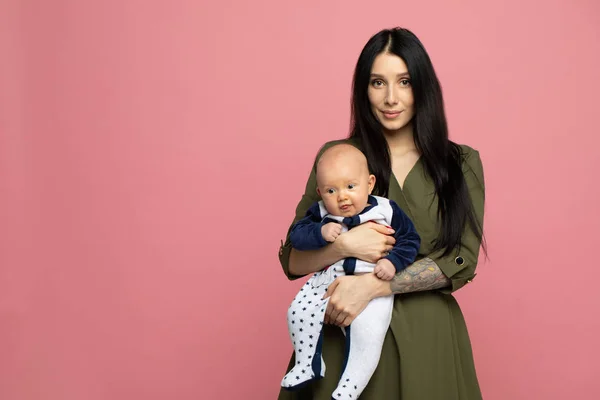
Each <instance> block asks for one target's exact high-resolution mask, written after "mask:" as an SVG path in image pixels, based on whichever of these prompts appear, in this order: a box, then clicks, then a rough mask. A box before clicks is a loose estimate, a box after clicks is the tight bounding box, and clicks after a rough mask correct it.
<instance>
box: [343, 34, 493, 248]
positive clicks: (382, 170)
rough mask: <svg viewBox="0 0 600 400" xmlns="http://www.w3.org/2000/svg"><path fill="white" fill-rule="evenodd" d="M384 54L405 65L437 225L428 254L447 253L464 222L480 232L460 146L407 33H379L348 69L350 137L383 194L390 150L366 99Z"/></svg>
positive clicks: (424, 58)
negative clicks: (450, 134)
mask: <svg viewBox="0 0 600 400" xmlns="http://www.w3.org/2000/svg"><path fill="white" fill-rule="evenodd" d="M384 52H387V53H390V54H395V55H397V56H398V57H400V58H402V59H403V60H404V62H405V63H406V66H407V67H408V73H409V75H410V80H411V87H412V90H413V97H414V104H415V110H416V112H415V115H414V117H413V121H412V124H413V135H414V140H415V145H416V147H417V150H418V151H419V152H420V153H421V157H422V161H423V162H424V166H425V170H426V172H427V173H428V174H429V176H431V178H432V180H433V182H434V184H435V191H436V194H437V198H438V215H439V217H440V221H441V226H440V233H439V235H438V237H437V240H436V242H435V245H434V251H437V250H444V253H443V254H444V255H448V254H450V253H451V252H452V251H453V250H454V249H456V248H459V247H460V243H461V240H462V234H463V231H464V228H465V225H466V224H468V225H469V227H470V228H471V229H472V230H473V232H475V234H476V235H478V237H479V238H481V237H482V228H481V226H480V224H479V223H478V221H477V218H476V216H475V212H474V210H473V203H472V201H471V198H470V196H469V192H468V188H467V184H466V182H465V179H464V176H463V172H462V167H461V165H462V155H461V149H460V146H458V145H457V144H456V143H454V142H452V141H450V140H449V139H448V126H447V123H446V115H445V112H444V101H443V98H442V89H441V87H440V83H439V81H438V79H437V76H436V74H435V71H434V69H433V65H432V63H431V60H430V59H429V55H428V54H427V52H426V51H425V48H424V47H423V44H422V43H421V41H420V40H419V39H418V38H417V37H416V36H415V35H414V34H413V33H412V32H410V31H409V30H407V29H403V28H395V29H385V30H382V31H381V32H379V33H377V34H375V35H374V36H373V37H371V39H369V41H368V42H367V44H366V45H365V47H364V48H363V50H362V52H361V54H360V56H359V58H358V62H357V64H356V69H355V71H354V80H353V85H352V86H353V87H352V125H351V132H350V137H353V138H356V139H358V141H359V142H360V145H361V148H362V150H363V152H364V153H365V155H366V156H367V160H368V162H369V168H370V170H371V173H372V174H373V175H375V176H376V178H377V180H376V184H375V189H374V193H375V194H378V195H380V196H384V197H385V196H387V195H388V188H389V183H390V176H391V171H392V166H391V158H390V150H389V146H388V144H387V141H386V139H385V136H384V133H383V126H382V125H381V123H380V122H379V121H378V120H377V118H376V117H375V115H374V114H373V112H372V111H371V105H370V103H369V95H368V88H369V82H370V80H371V69H372V67H373V62H374V61H375V57H377V56H378V55H379V54H381V53H384ZM484 250H485V244H484Z"/></svg>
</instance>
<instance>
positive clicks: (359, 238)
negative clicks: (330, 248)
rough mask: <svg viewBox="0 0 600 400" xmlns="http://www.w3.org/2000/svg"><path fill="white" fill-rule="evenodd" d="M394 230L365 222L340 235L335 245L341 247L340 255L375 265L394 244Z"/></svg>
mask: <svg viewBox="0 0 600 400" xmlns="http://www.w3.org/2000/svg"><path fill="white" fill-rule="evenodd" d="M393 234H394V230H393V229H392V228H388V227H386V226H384V225H381V224H377V223H375V222H366V223H364V224H361V225H359V226H357V227H355V228H352V229H351V230H349V231H348V232H345V233H342V234H341V235H340V236H339V237H338V238H337V239H336V241H335V242H336V244H337V242H339V246H341V247H342V253H343V254H346V256H347V257H354V258H358V259H360V260H363V261H366V262H370V263H373V264H375V263H376V262H377V261H379V260H380V259H381V258H382V257H383V256H385V255H386V254H387V253H388V252H389V251H390V250H391V249H392V248H393V247H394V244H395V243H396V239H394V237H393V236H390V235H393Z"/></svg>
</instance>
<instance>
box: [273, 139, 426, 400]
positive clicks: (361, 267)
mask: <svg viewBox="0 0 600 400" xmlns="http://www.w3.org/2000/svg"><path fill="white" fill-rule="evenodd" d="M374 186H375V176H373V175H371V174H369V167H368V164H367V159H366V157H365V156H364V154H363V153H362V152H361V151H360V150H358V149H357V148H356V147H354V146H352V145H348V144H339V145H335V146H332V147H330V148H329V149H327V150H326V151H325V152H323V154H322V155H321V157H320V159H319V160H318V161H317V192H318V193H319V195H320V196H321V201H319V202H317V203H315V204H314V205H313V206H312V207H311V208H310V209H309V210H308V211H307V213H306V216H305V217H304V218H303V219H301V220H300V221H298V222H297V223H296V224H294V226H293V227H292V230H291V232H290V241H291V243H292V247H294V248H295V249H297V250H301V251H303V250H314V249H318V248H320V247H323V246H325V245H327V244H328V243H331V242H334V241H335V240H336V239H337V237H338V236H339V235H341V234H342V233H344V232H346V231H347V230H348V229H352V228H354V227H355V226H358V225H360V224H362V223H365V222H367V221H373V222H376V223H380V224H384V225H386V226H391V227H392V229H394V231H395V233H394V237H395V239H396V244H395V245H394V247H393V248H392V249H391V250H390V252H389V253H388V254H387V255H386V256H385V257H383V258H382V259H380V260H379V261H377V263H376V264H372V263H369V262H366V261H363V260H359V259H356V258H351V257H349V258H345V259H343V260H340V261H338V262H336V263H335V264H333V265H331V266H330V267H327V268H325V269H324V270H322V271H320V272H317V273H315V274H314V275H313V276H312V277H311V278H310V279H309V280H308V282H307V283H306V284H305V285H304V286H303V287H302V289H300V292H299V293H298V294H297V295H296V297H295V298H294V301H293V302H292V304H291V305H290V308H289V309H288V314H287V319H288V328H289V332H290V338H291V339H292V342H293V345H294V350H295V361H296V365H295V366H294V368H292V370H291V371H290V372H288V373H287V374H286V376H285V377H284V378H283V380H282V382H281V385H282V386H283V387H285V388H287V389H290V390H293V389H297V388H300V387H301V386H303V385H305V384H307V383H308V382H310V381H312V380H313V379H317V378H320V377H323V376H325V363H324V361H323V358H322V356H321V352H322V349H321V346H322V343H323V340H322V335H323V320H324V315H325V310H326V308H327V302H328V301H329V299H325V300H323V299H322V297H323V295H324V294H325V292H326V291H327V287H328V286H329V285H330V284H331V283H332V282H333V281H334V280H335V278H337V277H338V276H343V275H353V274H363V273H375V274H376V275H377V276H378V277H379V278H381V279H385V280H390V279H392V277H393V276H394V275H395V274H396V273H397V272H399V271H401V270H403V269H404V268H406V267H407V266H408V265H410V264H411V263H412V262H414V260H415V257H416V255H417V252H418V250H419V246H420V238H419V235H418V234H417V232H416V230H415V227H414V225H413V223H412V222H411V220H410V219H409V218H408V217H407V216H406V214H405V213H404V212H403V211H402V210H401V209H400V207H398V205H397V204H396V203H394V202H393V201H391V200H388V199H385V198H383V197H378V196H372V195H371V192H372V191H373V188H374ZM393 303H394V296H393V295H391V296H386V297H378V298H376V299H374V300H372V301H371V302H369V304H368V305H367V307H366V308H365V309H364V310H363V311H362V312H361V313H360V314H359V315H358V316H357V317H356V318H355V319H354V321H353V322H352V324H351V325H350V326H349V327H347V328H346V329H345V331H344V333H345V335H346V341H347V343H346V348H347V349H348V354H346V360H345V362H344V365H345V368H344V371H343V373H342V377H341V379H340V381H339V384H338V387H337V388H336V390H335V391H334V392H333V394H332V397H333V398H334V399H338V400H339V399H357V398H358V396H359V395H360V394H361V393H362V391H363V390H364V388H365V387H366V386H367V383H368V382H369V380H370V379H371V376H372V375H373V373H374V372H375V368H377V364H378V363H379V358H380V355H381V349H382V347H383V340H384V338H385V334H386V332H387V329H388V326H389V324H390V320H391V317H392V307H393Z"/></svg>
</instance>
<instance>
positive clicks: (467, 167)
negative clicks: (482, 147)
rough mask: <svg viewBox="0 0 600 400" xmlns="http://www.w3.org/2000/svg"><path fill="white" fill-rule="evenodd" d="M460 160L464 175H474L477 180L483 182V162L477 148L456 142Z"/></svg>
mask: <svg viewBox="0 0 600 400" xmlns="http://www.w3.org/2000/svg"><path fill="white" fill-rule="evenodd" d="M458 147H459V148H460V156H461V160H462V170H463V173H464V174H465V176H468V175H469V174H473V175H475V177H476V178H477V180H478V181H481V182H483V164H482V162H481V156H480V154H479V150H477V149H475V148H473V147H471V146H468V145H466V144H458Z"/></svg>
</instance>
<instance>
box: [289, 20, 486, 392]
mask: <svg viewBox="0 0 600 400" xmlns="http://www.w3.org/2000/svg"><path fill="white" fill-rule="evenodd" d="M352 97H353V98H352V130H351V134H350V138H349V139H346V140H342V141H335V142H330V143H327V144H326V145H325V146H323V148H322V149H321V151H320V152H319V155H320V154H321V153H322V152H323V151H324V150H325V149H327V148H328V147H329V146H331V145H332V144H335V143H340V142H346V143H350V144H353V145H355V146H356V147H358V148H359V149H361V150H362V151H363V152H364V153H365V155H366V156H367V160H368V163H369V168H370V170H371V173H373V174H374V175H375V176H376V178H377V180H376V188H375V194H378V195H380V196H384V197H388V198H390V199H392V200H394V201H395V202H396V203H398V205H399V206H400V207H401V208H402V209H403V211H404V212H405V213H407V214H408V216H409V217H410V218H411V219H412V221H413V222H414V224H415V227H416V228H417V231H418V233H419V235H420V236H421V247H420V249H419V256H418V258H417V261H415V263H413V264H412V265H410V266H409V267H408V268H406V269H405V270H404V271H402V272H400V273H398V274H397V275H396V276H395V277H394V279H393V280H392V281H391V282H390V281H383V280H380V279H379V278H377V277H376V276H375V275H373V274H366V275H359V276H344V277H341V278H338V279H337V280H336V281H334V282H333V283H332V285H331V286H330V288H329V290H328V296H329V297H330V301H329V305H328V309H327V312H326V317H325V323H326V324H328V325H326V327H325V329H324V339H323V340H324V343H323V353H322V354H323V358H324V360H325V365H326V366H327V372H326V376H325V378H323V379H321V380H318V381H315V382H313V383H312V384H310V385H308V386H306V387H305V388H303V389H302V390H300V391H297V392H288V391H286V390H285V389H282V390H281V392H280V395H279V399H311V400H321V399H327V400H329V399H331V395H332V391H333V390H334V389H335V387H336V385H337V381H338V379H339V377H340V375H341V371H342V367H343V365H342V364H343V358H344V344H345V339H344V335H343V333H342V331H341V329H340V328H339V327H340V326H342V327H343V326H348V325H349V324H350V323H351V322H352V320H353V319H354V318H355V317H356V316H357V315H358V314H360V312H361V311H362V310H363V309H364V308H365V307H366V305H367V304H368V302H369V301H370V300H371V299H373V298H376V297H379V296H386V295H389V294H391V293H394V294H396V296H395V300H394V311H393V314H392V322H391V325H390V329H389V330H388V333H387V336H386V339H385V343H384V346H383V351H382V354H381V359H380V362H379V366H378V368H377V370H376V371H375V374H374V375H373V377H372V378H371V381H370V382H369V385H368V386H367V388H366V389H365V390H364V392H363V393H362V395H361V396H360V398H361V399H365V400H371V399H377V400H382V399H402V400H413V399H414V400H417V399H418V400H436V399H440V400H454V399H461V400H463V399H480V398H481V393H480V390H479V385H478V382H477V376H476V373H475V367H474V363H473V356H472V351H471V344H470V340H469V336H468V332H467V328H466V325H465V321H464V318H463V315H462V313H461V311H460V308H459V306H458V304H457V302H456V300H455V299H454V297H453V296H452V295H451V293H452V292H454V291H456V290H458V289H460V288H461V287H462V286H464V285H465V284H466V283H468V282H471V280H472V279H473V278H474V277H475V267H476V265H477V259H478V255H479V248H480V245H481V238H482V224H483V208H484V197H485V195H484V181H483V167H482V164H481V160H480V158H479V153H478V152H477V151H476V150H473V149H472V148H470V147H468V146H464V145H463V146H460V145H457V144H455V143H453V142H451V141H450V140H448V129H447V125H446V118H445V115H444V105H443V99H442V92H441V88H440V85H439V82H438V79H437V77H436V75H435V72H434V69H433V66H432V64H431V61H430V59H429V56H428V55H427V53H426V51H425V49H424V47H423V45H422V44H421V42H420V41H419V40H418V38H417V37H416V36H415V35H414V34H412V33H411V32H410V31H408V30H406V29H401V28H396V29H392V30H383V31H381V32H379V33H377V34H376V35H375V36H373V37H372V38H371V39H370V40H369V41H368V43H367V44H366V45H365V47H364V49H363V51H362V52H361V54H360V57H359V59H358V62H357V65H356V69H355V73H354V81H353V96H352ZM317 158H318V156H317ZM317 200H318V195H317V192H316V181H315V168H314V166H313V170H312V173H311V175H310V177H309V179H308V183H307V185H306V192H305V194H304V196H303V197H302V200H301V201H300V203H299V204H298V207H297V208H296V218H295V220H294V222H295V221H297V220H299V219H300V218H302V217H303V216H304V214H305V212H306V210H307V209H308V207H310V205H311V204H312V203H313V202H315V201H317ZM394 243H395V240H394V238H393V236H392V235H390V232H389V231H388V228H386V227H384V226H381V225H376V224H373V223H368V224H363V225H361V226H358V227H356V228H354V229H352V230H350V231H348V232H346V233H344V234H342V235H340V236H339V237H338V238H337V239H336V241H335V242H333V243H331V244H329V245H327V246H326V247H324V248H322V249H319V250H315V251H303V252H300V251H296V250H293V249H291V247H290V243H289V232H288V239H287V240H286V243H285V244H284V245H282V247H281V249H280V252H279V256H280V261H281V265H282V267H283V270H284V272H285V273H286V275H287V276H288V277H289V278H290V279H296V278H299V277H301V276H304V275H306V274H310V273H313V272H316V271H318V270H321V269H322V268H324V267H326V266H328V265H331V264H333V263H335V262H336V261H338V260H340V259H342V258H345V257H356V258H359V259H362V260H365V261H369V262H376V261H377V260H379V259H380V258H381V257H383V256H384V255H385V254H386V252H387V251H388V250H389V249H391V248H392V246H393V244H394ZM293 364H294V359H293V357H292V360H291V361H290V366H289V367H288V370H289V369H290V368H291V366H292V365H293Z"/></svg>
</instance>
